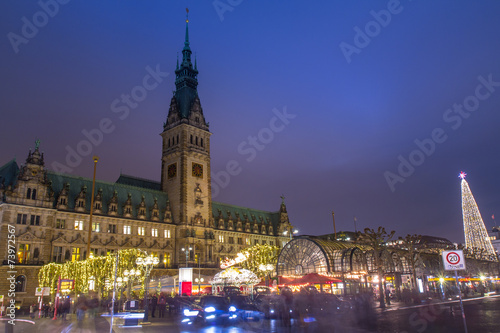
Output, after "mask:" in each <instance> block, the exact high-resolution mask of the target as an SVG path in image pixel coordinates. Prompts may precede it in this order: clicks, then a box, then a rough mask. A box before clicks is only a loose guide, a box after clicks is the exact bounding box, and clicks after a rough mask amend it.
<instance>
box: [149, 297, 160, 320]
mask: <svg viewBox="0 0 500 333" xmlns="http://www.w3.org/2000/svg"><path fill="white" fill-rule="evenodd" d="M150 304H151V317H153V318H154V317H155V312H156V306H157V305H158V298H157V297H156V294H153V297H151V303H150Z"/></svg>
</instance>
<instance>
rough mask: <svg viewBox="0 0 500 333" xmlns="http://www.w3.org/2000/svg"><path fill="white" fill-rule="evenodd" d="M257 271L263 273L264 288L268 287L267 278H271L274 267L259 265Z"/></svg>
mask: <svg viewBox="0 0 500 333" xmlns="http://www.w3.org/2000/svg"><path fill="white" fill-rule="evenodd" d="M259 270H260V271H263V272H264V274H265V279H266V287H269V278H270V277H271V271H273V270H274V266H273V265H271V264H267V265H264V264H260V265H259Z"/></svg>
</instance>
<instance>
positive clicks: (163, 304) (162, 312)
mask: <svg viewBox="0 0 500 333" xmlns="http://www.w3.org/2000/svg"><path fill="white" fill-rule="evenodd" d="M166 305H167V299H166V297H165V295H163V294H160V299H159V300H158V317H160V318H163V317H165V307H166Z"/></svg>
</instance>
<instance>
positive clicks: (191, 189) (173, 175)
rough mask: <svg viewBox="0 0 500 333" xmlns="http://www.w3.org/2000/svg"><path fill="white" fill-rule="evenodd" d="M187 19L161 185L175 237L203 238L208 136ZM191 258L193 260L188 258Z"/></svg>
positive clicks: (208, 213)
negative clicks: (166, 200)
mask: <svg viewBox="0 0 500 333" xmlns="http://www.w3.org/2000/svg"><path fill="white" fill-rule="evenodd" d="M188 22H189V21H188V20H187V19H186V36H185V41H184V48H183V49H182V62H181V64H180V65H179V60H177V68H176V70H175V91H174V95H173V96H172V99H171V101H170V107H169V111H168V116H167V121H166V123H165V124H164V126H163V133H161V136H162V138H163V148H162V168H161V188H162V191H165V192H167V194H168V198H169V201H170V205H171V209H172V214H173V216H172V218H173V221H174V223H176V224H178V225H183V226H185V228H177V229H178V230H179V231H178V233H179V234H178V235H176V237H178V238H181V239H182V238H189V239H186V240H185V241H184V242H182V243H183V244H182V246H187V247H189V246H190V245H191V243H192V242H194V241H195V239H196V238H203V237H204V236H203V235H204V232H205V231H206V228H207V227H210V221H211V218H212V193H211V188H210V181H211V179H210V135H211V133H210V132H209V130H208V123H207V122H206V121H205V117H204V115H203V109H202V107H201V104H200V99H199V97H198V91H197V86H198V77H197V76H198V70H197V66H196V59H195V62H194V66H193V64H192V62H191V54H192V52H191V48H190V47H189V31H188ZM191 260H194V258H193V259H191Z"/></svg>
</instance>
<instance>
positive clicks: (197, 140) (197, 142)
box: [196, 137, 198, 145]
mask: <svg viewBox="0 0 500 333" xmlns="http://www.w3.org/2000/svg"><path fill="white" fill-rule="evenodd" d="M196 145H198V137H196Z"/></svg>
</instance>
